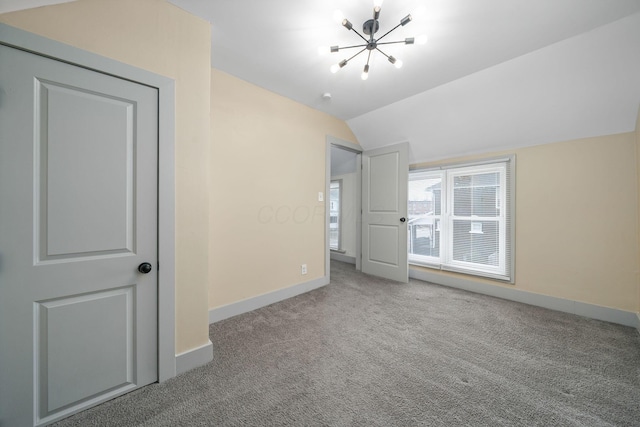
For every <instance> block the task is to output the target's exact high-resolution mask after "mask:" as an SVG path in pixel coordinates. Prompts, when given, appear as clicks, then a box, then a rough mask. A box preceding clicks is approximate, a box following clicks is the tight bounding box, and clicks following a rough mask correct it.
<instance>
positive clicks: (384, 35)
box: [354, 24, 402, 42]
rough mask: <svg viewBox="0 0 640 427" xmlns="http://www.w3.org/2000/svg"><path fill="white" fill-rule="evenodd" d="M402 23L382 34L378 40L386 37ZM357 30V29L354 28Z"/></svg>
mask: <svg viewBox="0 0 640 427" xmlns="http://www.w3.org/2000/svg"><path fill="white" fill-rule="evenodd" d="M401 25H402V24H398V25H396V26H395V27H393V28H392V29H390V30H389V31H387V32H386V33H384V34H383V35H381V36H380V37H378V42H380V40H382V39H383V38H384V37H386V36H387V35H388V34H389V33H390V32H392V31H393V30H395V29H396V28H398V27H399V26H401ZM354 31H355V30H354Z"/></svg>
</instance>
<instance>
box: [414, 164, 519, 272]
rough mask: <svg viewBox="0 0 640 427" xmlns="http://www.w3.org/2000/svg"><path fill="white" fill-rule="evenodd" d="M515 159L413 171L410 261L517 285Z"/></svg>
mask: <svg viewBox="0 0 640 427" xmlns="http://www.w3.org/2000/svg"><path fill="white" fill-rule="evenodd" d="M513 163H514V159H513V158H508V159H501V160H496V161H493V162H485V163H482V164H473V165H455V166H449V167H444V168H441V169H438V170H415V171H411V172H410V173H409V227H408V229H409V236H408V237H409V262H410V263H414V264H421V265H426V266H431V267H436V268H441V269H445V270H452V271H459V272H464V273H469V274H476V275H481V276H488V277H493V278H497V279H501V280H510V281H512V275H513V274H512V272H513V254H512V246H513V223H512V221H511V216H512V214H513V213H512V210H513V207H512V197H513V195H512V187H513V179H512V178H513V176H512V169H513Z"/></svg>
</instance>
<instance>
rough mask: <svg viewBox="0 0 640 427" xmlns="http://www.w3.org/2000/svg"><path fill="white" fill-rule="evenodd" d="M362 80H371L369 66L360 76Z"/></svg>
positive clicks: (366, 66)
mask: <svg viewBox="0 0 640 427" xmlns="http://www.w3.org/2000/svg"><path fill="white" fill-rule="evenodd" d="M360 78H361V79H362V80H367V79H368V78H369V64H367V65H365V66H364V71H362V74H360Z"/></svg>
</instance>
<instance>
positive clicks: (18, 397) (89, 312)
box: [0, 46, 158, 426]
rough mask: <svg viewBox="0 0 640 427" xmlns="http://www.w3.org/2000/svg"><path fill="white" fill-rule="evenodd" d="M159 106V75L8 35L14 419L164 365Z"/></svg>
mask: <svg viewBox="0 0 640 427" xmlns="http://www.w3.org/2000/svg"><path fill="white" fill-rule="evenodd" d="M157 111H158V95H157V90H156V89H153V88H150V87H147V86H143V85H140V84H136V83H133V82H130V81H125V80H122V79H119V78H116V77H112V76H108V75H105V74H101V73H98V72H94V71H90V70H87V69H84V68H80V67H76V66H73V65H70V64H66V63H62V62H59V61H55V60H53V59H48V58H44V57H41V56H37V55H34V54H30V53H27V52H24V51H21V50H17V49H13V48H10V47H6V46H0V425H2V426H5V425H6V426H29V425H44V424H46V423H49V422H51V421H54V420H56V419H59V418H63V417H65V416H68V415H70V414H72V413H74V412H78V411H80V410H82V409H84V408H87V407H89V406H92V405H95V404H97V403H99V402H102V401H105V400H107V399H110V398H112V397H114V396H116V395H119V394H122V393H125V392H127V391H130V390H133V389H135V388H137V387H140V386H142V385H146V384H149V383H151V382H154V381H156V379H157V369H158V366H157V357H158V355H157V281H158V278H157V268H156V267H157V247H158V245H157V164H158V160H157V150H158V147H157V141H158V131H157V129H158V121H157ZM143 263H149V264H150V266H147V267H151V271H150V272H148V273H147V274H144V273H143V272H140V271H139V266H140V265H141V264H143ZM141 269H142V270H145V268H144V267H143V268H141Z"/></svg>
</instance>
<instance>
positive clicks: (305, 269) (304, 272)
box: [300, 264, 307, 274]
mask: <svg viewBox="0 0 640 427" xmlns="http://www.w3.org/2000/svg"><path fill="white" fill-rule="evenodd" d="M300 272H301V273H302V274H307V264H302V266H301V268H300Z"/></svg>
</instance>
